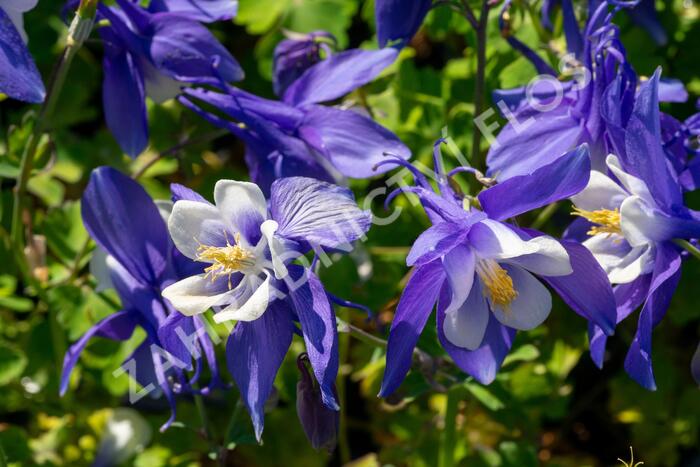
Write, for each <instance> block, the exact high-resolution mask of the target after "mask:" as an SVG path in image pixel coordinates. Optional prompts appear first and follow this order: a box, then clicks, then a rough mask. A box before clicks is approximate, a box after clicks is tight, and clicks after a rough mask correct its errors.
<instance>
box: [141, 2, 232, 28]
mask: <svg viewBox="0 0 700 467" xmlns="http://www.w3.org/2000/svg"><path fill="white" fill-rule="evenodd" d="M148 11H150V12H151V13H162V12H169V13H177V14H179V15H182V16H184V17H186V18H189V19H192V20H195V21H199V22H201V23H211V22H214V21H226V20H230V19H232V18H234V17H235V16H236V13H237V12H238V0H152V1H151V2H150V3H149V4H148Z"/></svg>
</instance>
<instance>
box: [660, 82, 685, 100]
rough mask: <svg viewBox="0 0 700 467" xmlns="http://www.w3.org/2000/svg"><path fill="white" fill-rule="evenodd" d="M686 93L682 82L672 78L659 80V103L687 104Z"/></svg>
mask: <svg viewBox="0 0 700 467" xmlns="http://www.w3.org/2000/svg"><path fill="white" fill-rule="evenodd" d="M687 101H688V91H687V90H686V89H685V85H684V84H683V81H681V80H679V79H673V78H661V80H659V102H687Z"/></svg>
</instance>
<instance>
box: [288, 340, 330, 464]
mask: <svg viewBox="0 0 700 467" xmlns="http://www.w3.org/2000/svg"><path fill="white" fill-rule="evenodd" d="M308 360H309V356H308V355H307V354H305V353H304V354H301V355H300V356H299V358H298V359H297V366H298V367H299V372H300V373H301V379H300V380H299V382H298V383H297V414H298V415H299V422H300V423H301V426H302V428H303V429H304V433H306V437H307V438H308V440H309V442H310V443H311V446H313V448H314V449H322V448H323V449H326V450H328V452H332V451H333V449H335V444H336V438H337V436H338V427H339V423H340V412H338V411H335V410H331V409H329V408H328V407H326V406H325V405H324V404H323V401H322V399H321V390H320V388H319V386H318V383H316V381H315V380H314V377H313V376H311V373H310V372H309V369H308V367H307V365H306V362H308Z"/></svg>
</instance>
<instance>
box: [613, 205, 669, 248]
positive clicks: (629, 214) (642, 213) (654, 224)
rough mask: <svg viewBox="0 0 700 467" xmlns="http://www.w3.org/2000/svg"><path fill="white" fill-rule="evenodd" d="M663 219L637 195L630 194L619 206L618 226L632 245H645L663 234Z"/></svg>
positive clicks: (664, 219)
mask: <svg viewBox="0 0 700 467" xmlns="http://www.w3.org/2000/svg"><path fill="white" fill-rule="evenodd" d="M665 221H666V218H665V217H664V216H663V215H661V213H660V212H659V211H656V210H655V209H653V208H652V207H650V206H649V205H648V204H647V203H646V202H645V201H644V200H643V199H642V198H641V197H639V196H630V197H629V198H627V199H626V200H625V202H624V203H622V206H620V228H621V229H622V233H623V234H624V236H625V238H626V239H627V241H628V242H629V244H630V245H632V246H642V245H646V244H647V243H652V242H653V241H654V240H655V239H658V237H660V236H663V227H664V222H665Z"/></svg>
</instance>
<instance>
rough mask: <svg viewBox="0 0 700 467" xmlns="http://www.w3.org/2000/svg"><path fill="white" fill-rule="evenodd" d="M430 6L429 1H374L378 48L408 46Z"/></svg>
mask: <svg viewBox="0 0 700 467" xmlns="http://www.w3.org/2000/svg"><path fill="white" fill-rule="evenodd" d="M431 6H432V2H431V0H376V1H375V2H374V16H375V20H376V22H377V40H378V41H379V46H380V47H386V46H387V45H392V46H393V45H395V46H397V47H403V46H405V45H406V44H408V42H409V41H410V40H411V39H412V38H413V36H414V35H415V34H416V32H418V29H419V28H420V26H421V24H423V20H424V19H425V16H426V15H427V14H428V11H429V10H430V7H431Z"/></svg>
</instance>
